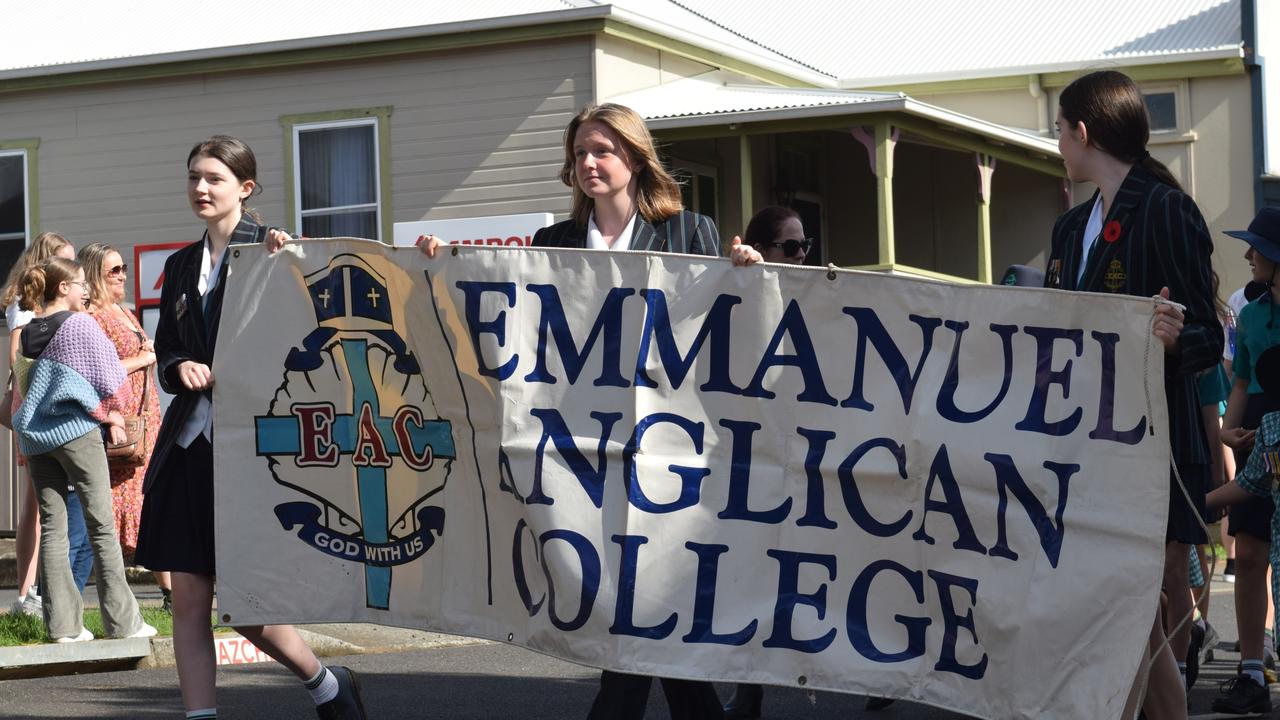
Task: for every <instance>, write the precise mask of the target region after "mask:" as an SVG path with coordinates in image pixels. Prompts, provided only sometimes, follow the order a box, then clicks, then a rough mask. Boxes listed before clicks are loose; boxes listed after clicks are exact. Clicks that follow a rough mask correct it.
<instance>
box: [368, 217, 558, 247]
mask: <svg viewBox="0 0 1280 720" xmlns="http://www.w3.org/2000/svg"><path fill="white" fill-rule="evenodd" d="M554 219H555V218H554V216H552V214H551V213H525V214H522V215H491V216H489V217H475V218H462V219H459V220H420V221H418V222H404V223H396V224H395V231H394V233H393V237H394V238H395V242H394V243H393V244H394V245H395V246H396V247H413V246H415V245H417V244H418V242H419V241H420V240H421V239H422V238H425V237H426V236H427V235H435V236H436V237H438V238H440V239H442V240H444V241H445V242H447V243H449V244H450V245H501V246H512V247H523V246H529V245H532V244H533V234H534V233H535V232H537V231H539V230H541V229H542V228H544V227H547V226H549V225H550V224H551V223H552V222H553V221H554Z"/></svg>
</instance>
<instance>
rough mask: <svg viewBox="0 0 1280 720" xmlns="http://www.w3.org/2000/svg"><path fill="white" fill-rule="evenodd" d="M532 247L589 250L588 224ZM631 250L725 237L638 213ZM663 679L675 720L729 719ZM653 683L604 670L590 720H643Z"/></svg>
mask: <svg viewBox="0 0 1280 720" xmlns="http://www.w3.org/2000/svg"><path fill="white" fill-rule="evenodd" d="M533 246H534V247H557V248H585V247H586V246H587V226H586V225H585V224H579V223H578V222H577V221H575V220H572V219H570V220H565V221H563V222H559V223H556V224H555V225H552V226H551V227H546V228H542V229H541V230H539V231H538V232H537V233H536V234H535V235H534V236H533ZM628 249H629V250H650V251H657V252H671V253H685V254H689V255H708V256H711V257H719V256H720V235H719V233H718V232H717V231H716V226H715V223H714V222H712V220H711V218H708V217H706V216H705V215H698V214H697V213H692V212H689V211H688V210H685V211H683V212H680V213H679V214H676V215H672V216H671V217H670V218H668V219H667V220H665V221H663V222H658V223H650V222H646V221H645V220H644V219H643V218H641V217H640V216H639V214H637V215H636V219H635V225H634V226H633V227H632V232H631V244H630V245H629V246H628ZM661 680H662V692H663V694H664V695H665V696H666V698H667V706H668V709H669V710H670V712H671V718H672V720H705V719H708V718H710V719H714V718H721V717H724V711H723V710H722V709H721V707H720V698H719V696H717V695H716V690H715V688H714V687H712V685H711V683H709V682H703V681H697V680H678V679H675V678H661ZM652 684H653V678H652V677H649V676H647V675H629V674H626V673H618V672H613V671H612V670H605V671H604V672H602V673H601V674H600V691H599V692H598V693H597V694H596V699H595V702H594V703H592V705H591V712H590V713H589V714H588V715H587V717H588V720H641V718H643V717H644V711H645V706H646V705H647V703H648V701H649V688H650V686H651V685H652Z"/></svg>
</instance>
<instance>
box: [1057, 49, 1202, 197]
mask: <svg viewBox="0 0 1280 720" xmlns="http://www.w3.org/2000/svg"><path fill="white" fill-rule="evenodd" d="M1058 107H1059V108H1060V109H1061V110H1062V117H1064V118H1066V119H1067V121H1068V122H1070V123H1071V124H1072V125H1073V126H1074V125H1075V124H1076V123H1084V126H1085V129H1086V130H1088V132H1089V141H1090V142H1091V143H1093V144H1095V145H1097V146H1098V149H1099V150H1102V151H1103V152H1105V153H1106V154H1108V155H1110V156H1112V157H1114V158H1115V159H1117V160H1120V161H1121V162H1126V163H1133V164H1135V165H1141V166H1142V167H1144V168H1146V169H1147V170H1148V171H1150V172H1151V174H1153V175H1155V176H1156V179H1158V180H1159V181H1160V182H1162V183H1164V184H1166V185H1169V186H1171V187H1174V188H1177V189H1178V190H1181V189H1182V185H1181V184H1180V183H1179V182H1178V180H1177V178H1175V177H1174V176H1173V173H1171V172H1169V168H1167V167H1165V165H1164V163H1162V162H1160V161H1159V160H1156V159H1155V158H1153V157H1151V154H1150V153H1148V152H1147V141H1148V140H1150V139H1151V119H1150V117H1149V116H1148V115H1147V104H1146V102H1144V101H1143V99H1142V91H1141V90H1139V89H1138V85H1137V84H1136V83H1134V82H1133V80H1132V79H1130V78H1129V76H1128V75H1125V74H1124V73H1122V72H1116V71H1115V70H1099V71H1097V72H1091V73H1089V74H1088V75H1084V76H1081V77H1078V78H1076V79H1075V80H1074V81H1072V83H1071V84H1070V85H1068V86H1066V87H1065V88H1063V89H1062V93H1061V94H1060V95H1058Z"/></svg>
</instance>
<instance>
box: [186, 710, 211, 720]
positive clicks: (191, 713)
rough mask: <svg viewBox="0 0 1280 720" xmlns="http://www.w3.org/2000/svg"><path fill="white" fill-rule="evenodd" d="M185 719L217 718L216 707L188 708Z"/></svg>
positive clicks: (207, 719)
mask: <svg viewBox="0 0 1280 720" xmlns="http://www.w3.org/2000/svg"><path fill="white" fill-rule="evenodd" d="M187 720H218V708H200V709H199V710H188V711H187Z"/></svg>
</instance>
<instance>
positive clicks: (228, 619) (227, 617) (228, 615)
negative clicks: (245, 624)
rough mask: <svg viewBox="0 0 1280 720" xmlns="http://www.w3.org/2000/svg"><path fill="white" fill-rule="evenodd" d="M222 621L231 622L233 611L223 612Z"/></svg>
mask: <svg viewBox="0 0 1280 720" xmlns="http://www.w3.org/2000/svg"><path fill="white" fill-rule="evenodd" d="M222 622H224V623H229V622H231V613H223V614H222Z"/></svg>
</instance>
